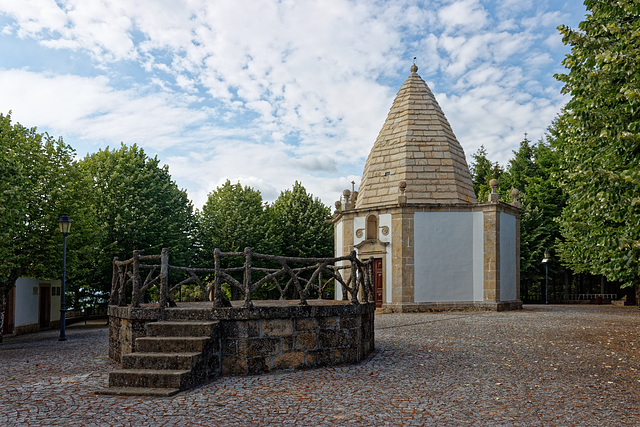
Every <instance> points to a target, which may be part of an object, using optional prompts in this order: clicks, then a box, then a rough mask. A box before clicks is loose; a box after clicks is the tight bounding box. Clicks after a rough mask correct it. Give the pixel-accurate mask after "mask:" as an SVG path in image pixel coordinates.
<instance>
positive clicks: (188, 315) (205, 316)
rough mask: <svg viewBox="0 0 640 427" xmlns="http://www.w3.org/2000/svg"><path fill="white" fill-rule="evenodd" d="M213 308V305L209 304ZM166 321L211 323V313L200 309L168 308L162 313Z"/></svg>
mask: <svg viewBox="0 0 640 427" xmlns="http://www.w3.org/2000/svg"><path fill="white" fill-rule="evenodd" d="M211 308H213V303H211ZM162 317H163V319H164V320H166V321H169V322H171V321H211V311H209V310H202V309H200V308H186V307H185V308H180V307H169V308H166V309H165V310H164V311H163V312H162Z"/></svg>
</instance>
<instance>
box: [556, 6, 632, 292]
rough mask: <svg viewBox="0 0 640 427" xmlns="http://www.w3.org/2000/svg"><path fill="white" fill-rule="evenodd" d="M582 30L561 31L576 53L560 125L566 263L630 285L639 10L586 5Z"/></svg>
mask: <svg viewBox="0 0 640 427" xmlns="http://www.w3.org/2000/svg"><path fill="white" fill-rule="evenodd" d="M585 5H586V6H587V9H588V11H589V13H588V15H587V18H586V20H584V21H582V22H581V23H580V24H579V29H578V30H573V29H571V28H569V27H567V26H560V27H559V30H560V32H561V33H562V35H563V41H564V43H565V44H569V45H571V53H570V54H569V55H567V56H566V58H565V59H564V61H563V65H564V66H565V67H566V68H567V69H568V73H567V74H560V75H557V76H556V77H557V78H558V80H560V81H562V82H564V87H563V93H568V94H570V95H571V100H570V101H569V102H568V104H567V105H566V107H565V110H564V112H563V114H562V116H561V118H560V121H559V126H558V130H559V132H558V138H557V141H556V143H555V146H556V147H557V148H558V150H559V151H560V153H561V155H562V156H561V157H562V159H561V160H562V163H561V165H562V169H563V170H564V171H565V172H564V173H563V176H562V185H563V189H564V190H565V191H566V193H567V195H568V200H567V206H566V208H565V209H564V211H563V214H562V217H561V226H562V234H563V236H564V238H565V241H564V242H563V243H561V244H560V245H559V249H560V255H561V257H562V259H563V260H564V262H565V263H567V264H568V265H570V266H571V267H572V268H574V269H575V270H577V271H588V272H590V273H592V274H603V275H604V276H606V277H607V278H608V279H609V280H618V281H621V282H623V283H624V285H625V286H630V285H632V284H637V283H638V281H639V279H640V197H639V196H638V195H639V194H640V78H638V70H639V69H640V5H639V4H638V2H637V0H620V1H616V2H610V1H597V0H586V1H585Z"/></svg>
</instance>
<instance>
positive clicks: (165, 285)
mask: <svg viewBox="0 0 640 427" xmlns="http://www.w3.org/2000/svg"><path fill="white" fill-rule="evenodd" d="M158 302H159V303H160V307H166V306H167V305H168V304H169V249H168V248H162V253H161V258H160V298H159V301H158Z"/></svg>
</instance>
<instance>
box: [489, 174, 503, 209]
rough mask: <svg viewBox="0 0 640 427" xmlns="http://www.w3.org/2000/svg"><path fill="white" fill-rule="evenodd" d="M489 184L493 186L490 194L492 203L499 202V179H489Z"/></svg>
mask: <svg viewBox="0 0 640 427" xmlns="http://www.w3.org/2000/svg"><path fill="white" fill-rule="evenodd" d="M489 186H490V187H491V194H489V201H490V202H491V203H498V202H499V201H500V194H499V193H498V180H497V179H495V178H494V179H492V180H491V181H489Z"/></svg>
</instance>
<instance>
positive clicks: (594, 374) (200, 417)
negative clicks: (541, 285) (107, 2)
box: [0, 306, 640, 426]
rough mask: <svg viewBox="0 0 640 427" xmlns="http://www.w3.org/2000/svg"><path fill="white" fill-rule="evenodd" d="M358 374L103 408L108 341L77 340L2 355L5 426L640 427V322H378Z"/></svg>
mask: <svg viewBox="0 0 640 427" xmlns="http://www.w3.org/2000/svg"><path fill="white" fill-rule="evenodd" d="M375 333H376V351H375V352H374V353H373V354H372V355H371V356H370V357H369V358H367V359H365V360H364V361H363V362H361V363H360V364H357V365H352V366H344V367H330V368H319V369H312V370H305V371H297V372H286V371H281V372H278V373H270V374H263V375H256V376H249V377H233V376H227V377H221V378H218V379H217V380H215V381H213V382H211V383H209V384H207V385H204V386H201V387H199V388H196V389H193V390H190V391H187V392H184V393H181V394H178V395H176V396H173V397H170V398H141V397H109V396H96V395H94V394H93V392H94V391H95V390H96V389H98V388H101V387H103V386H104V384H106V381H107V374H108V372H109V370H112V369H115V368H116V365H115V364H113V363H112V362H110V361H109V360H108V357H107V329H106V328H105V327H101V328H81V327H76V326H74V327H70V328H68V329H67V336H68V338H69V341H67V342H58V341H57V338H56V337H57V333H56V331H49V332H44V333H38V334H34V335H30V336H22V337H15V338H12V337H9V338H7V339H6V340H5V342H4V343H3V344H0V361H1V365H2V368H3V376H2V379H1V380H0V389H1V390H2V392H3V393H2V397H1V399H0V425H2V426H15V425H30V426H34V425H83V426H94V425H95V426H98V425H99V426H105V425H141V426H147V425H153V426H156V425H157V426H165V425H166V426H173V425H212V426H213V425H216V426H247V425H248V426H252V425H260V426H262V425H271V424H273V425H297V426H319V425H320V426H335V425H355V426H359V425H362V426H365V425H366V426H369V425H373V426H385V425H389V426H396V425H403V426H419V425H428V426H429V425H438V426H461V425H474V426H495V425H504V426H560V425H562V426H594V425H607V426H623V425H640V405H638V402H639V401H640V373H639V371H638V369H640V367H639V362H640V355H639V354H638V347H639V346H640V313H639V312H638V311H637V310H636V309H635V308H633V307H624V308H623V307H611V306H548V307H545V306H525V309H524V310H523V311H515V312H499V313H496V312H480V313H477V312H474V313H437V314H388V315H381V316H377V317H376V331H375Z"/></svg>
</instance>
